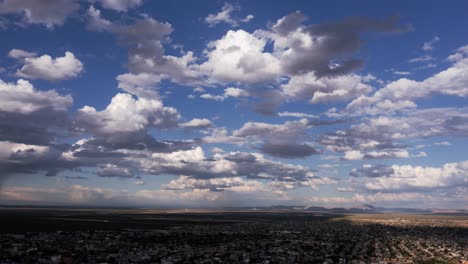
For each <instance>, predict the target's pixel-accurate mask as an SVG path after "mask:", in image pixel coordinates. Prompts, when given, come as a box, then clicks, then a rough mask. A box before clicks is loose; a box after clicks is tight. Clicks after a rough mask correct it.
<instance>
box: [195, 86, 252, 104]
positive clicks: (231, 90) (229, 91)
mask: <svg viewBox="0 0 468 264" xmlns="http://www.w3.org/2000/svg"><path fill="white" fill-rule="evenodd" d="M247 96H249V92H248V91H246V90H243V89H240V88H235V87H228V88H226V89H224V94H222V95H212V94H202V95H200V98H203V99H208V100H215V101H224V100H226V99H227V98H229V97H233V98H240V97H247Z"/></svg>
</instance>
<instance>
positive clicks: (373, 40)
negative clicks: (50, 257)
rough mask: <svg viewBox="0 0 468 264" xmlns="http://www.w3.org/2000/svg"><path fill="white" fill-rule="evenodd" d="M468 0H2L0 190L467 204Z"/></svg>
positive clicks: (3, 195)
mask: <svg viewBox="0 0 468 264" xmlns="http://www.w3.org/2000/svg"><path fill="white" fill-rule="evenodd" d="M467 7H468V6H467V4H466V3H465V2H463V1H453V2H451V3H450V5H449V6H448V5H442V4H441V3H440V2H436V1H425V2H424V4H421V2H417V1H413V2H409V3H403V2H392V3H390V2H388V3H385V5H383V4H382V3H375V1H360V2H351V1H347V2H342V1H327V2H325V1H323V2H310V1H288V2H287V3H285V2H284V1H235V2H233V1H196V2H195V1H189V2H187V1H171V2H159V1H158V2H157V3H156V2H152V1H148V0H146V1H145V0H113V1H110V0H89V1H85V0H83V1H74V0H52V1H49V2H47V3H39V2H38V1H29V0H20V1H13V0H2V1H0V39H1V40H2V41H1V44H0V170H1V174H0V202H1V203H2V204H46V205H83V206H89V205H93V206H94V205H97V206H152V207H160V206H176V207H178V206H184V207H187V206H190V207H213V206H244V205H253V206H261V205H275V204H291V205H292V204H294V205H322V206H327V207H335V206H343V207H352V206H359V205H361V204H373V205H378V206H388V207H390V206H392V207H419V208H463V209H468V208H467V207H466V204H468V203H467V198H468V197H467V195H466V193H467V187H468V174H467V171H468V152H467V151H466V149H468V143H467V140H466V138H467V136H468V126H467V124H468V104H467V102H468V101H467V95H468V46H467V45H468V36H467V35H466V34H464V31H466V30H465V27H466V26H465V25H467V24H468V18H467V17H466V15H465V14H464V10H466V8H467Z"/></svg>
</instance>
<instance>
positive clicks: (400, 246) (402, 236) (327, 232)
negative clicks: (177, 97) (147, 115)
mask: <svg viewBox="0 0 468 264" xmlns="http://www.w3.org/2000/svg"><path fill="white" fill-rule="evenodd" d="M0 218H1V219H2V225H1V229H0V232H1V233H2V234H1V235H0V243H1V247H0V256H3V257H2V259H1V261H0V263H32V262H34V263H415V262H416V263H463V262H462V261H466V260H467V259H468V228H467V227H468V225H467V224H468V216H464V215H432V214H419V215H416V214H401V213H399V214H338V213H324V212H312V211H310V212H303V211H297V212H296V211H290V210H270V211H247V210H244V211H240V210H239V211H214V210H188V212H187V211H186V210H112V209H99V210H98V209H58V208H56V209H50V208H49V209H38V208H8V209H2V210H1V211H0ZM379 261H380V262H379Z"/></svg>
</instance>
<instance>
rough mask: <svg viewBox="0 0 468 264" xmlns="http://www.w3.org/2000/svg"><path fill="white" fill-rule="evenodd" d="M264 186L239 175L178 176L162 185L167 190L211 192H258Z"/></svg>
mask: <svg viewBox="0 0 468 264" xmlns="http://www.w3.org/2000/svg"><path fill="white" fill-rule="evenodd" d="M264 188H265V186H264V185H263V184H262V183H260V182H259V181H255V180H245V179H243V178H241V177H228V178H226V177H222V178H214V179H196V178H191V177H189V176H180V177H179V178H177V179H175V180H171V181H170V182H169V183H168V184H164V185H163V189H167V190H185V189H209V190H210V191H213V192H220V191H231V192H258V191H261V190H262V189H264Z"/></svg>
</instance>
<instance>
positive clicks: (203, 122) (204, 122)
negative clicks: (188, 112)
mask: <svg viewBox="0 0 468 264" xmlns="http://www.w3.org/2000/svg"><path fill="white" fill-rule="evenodd" d="M212 125H213V123H211V121H210V120H208V119H206V118H202V119H200V118H194V119H192V120H190V121H188V122H185V123H181V124H180V125H179V126H180V127H182V128H190V129H193V128H206V127H210V126H212Z"/></svg>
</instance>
